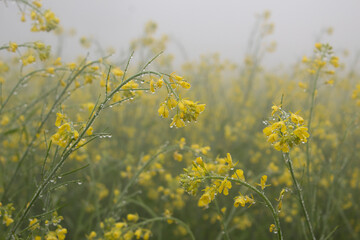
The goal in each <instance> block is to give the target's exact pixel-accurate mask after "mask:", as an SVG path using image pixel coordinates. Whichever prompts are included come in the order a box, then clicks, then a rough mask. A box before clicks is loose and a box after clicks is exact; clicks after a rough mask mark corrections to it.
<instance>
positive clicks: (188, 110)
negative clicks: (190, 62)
mask: <svg viewBox="0 0 360 240" xmlns="http://www.w3.org/2000/svg"><path fill="white" fill-rule="evenodd" d="M169 81H170V84H169V85H170V86H167V87H168V88H169V87H170V88H171V90H170V91H171V93H170V94H169V95H168V97H167V98H166V99H165V101H164V102H162V103H161V104H160V107H159V109H158V113H159V116H161V117H163V118H167V117H169V111H170V110H172V109H175V108H176V110H177V113H176V114H175V116H174V117H173V118H172V122H171V124H170V127H173V126H175V127H177V128H181V127H185V125H186V123H190V122H193V121H196V120H197V119H198V117H199V114H200V113H202V112H203V111H204V110H205V104H199V103H197V102H193V101H191V100H188V99H184V98H180V97H178V96H177V95H174V94H173V91H174V89H175V88H178V87H179V86H181V87H182V88H184V89H188V88H190V84H189V83H188V82H187V81H185V80H184V78H183V77H181V76H178V75H176V74H175V73H172V74H171V75H170V76H169ZM162 85H163V79H162V77H161V78H160V79H159V80H158V81H157V82H155V81H153V80H151V82H150V90H151V92H154V91H155V89H156V88H160V87H161V86H162Z"/></svg>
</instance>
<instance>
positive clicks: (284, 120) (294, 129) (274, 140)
mask: <svg viewBox="0 0 360 240" xmlns="http://www.w3.org/2000/svg"><path fill="white" fill-rule="evenodd" d="M272 110H273V111H272V118H271V120H269V121H266V124H267V125H268V126H267V127H265V128H264V130H263V133H264V134H265V136H266V137H267V141H268V142H269V143H271V144H272V145H273V147H274V148H275V149H276V150H278V151H282V152H289V151H290V148H292V147H293V146H295V145H298V144H300V143H306V142H307V138H309V136H310V135H309V133H308V132H307V131H308V129H307V127H305V126H304V119H303V118H302V117H301V116H299V115H297V114H294V113H290V114H289V113H287V112H286V111H284V110H283V109H282V108H281V106H276V105H274V106H273V107H272Z"/></svg>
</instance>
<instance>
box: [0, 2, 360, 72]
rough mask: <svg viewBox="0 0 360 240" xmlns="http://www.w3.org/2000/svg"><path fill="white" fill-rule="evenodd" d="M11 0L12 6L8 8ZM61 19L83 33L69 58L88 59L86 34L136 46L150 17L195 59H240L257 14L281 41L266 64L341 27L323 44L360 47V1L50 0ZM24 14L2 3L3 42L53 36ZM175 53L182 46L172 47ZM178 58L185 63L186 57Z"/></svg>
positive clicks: (306, 49) (71, 42)
mask: <svg viewBox="0 0 360 240" xmlns="http://www.w3.org/2000/svg"><path fill="white" fill-rule="evenodd" d="M6 3H7V4H6ZM43 4H44V6H45V7H46V8H51V9H52V10H53V11H54V12H55V13H56V14H57V16H58V17H59V18H60V20H61V24H62V25H63V26H64V28H65V29H70V28H75V29H76V30H77V35H76V37H73V38H70V39H67V40H66V41H65V45H64V46H65V52H64V54H65V55H66V56H65V57H68V58H69V57H72V56H71V54H73V53H76V54H80V53H82V54H84V53H86V50H82V49H80V48H79V47H78V45H77V42H78V39H79V38H80V37H81V36H92V37H94V38H96V39H98V40H99V42H100V43H101V44H102V45H103V46H104V47H109V46H112V47H114V48H115V49H117V50H121V49H123V50H126V49H128V46H129V42H130V41H131V40H132V39H134V38H136V37H139V36H140V35H141V33H142V31H143V27H144V24H145V23H146V22H147V21H148V20H153V21H155V22H157V23H158V32H159V34H165V33H166V34H168V35H169V36H170V38H171V39H176V41H177V42H179V43H181V44H182V45H183V46H184V48H185V49H186V53H187V55H188V56H189V58H190V59H196V58H197V57H198V56H199V55H201V54H204V53H214V52H218V53H220V55H221V56H222V57H223V58H229V59H231V60H233V61H236V62H240V61H242V60H243V58H244V53H245V51H246V46H247V41H248V38H249V35H250V32H251V29H252V27H253V25H254V23H255V14H256V13H259V14H260V13H262V12H263V11H264V10H269V11H271V13H272V15H271V21H272V22H273V23H274V24H275V32H274V34H273V35H272V36H271V37H269V41H270V40H275V41H276V42H277V50H276V52H275V53H273V54H271V55H268V56H267V57H266V58H265V61H264V62H265V64H267V65H270V66H277V65H279V64H285V65H288V64H292V63H294V62H295V61H296V60H297V59H299V58H301V57H302V56H303V55H304V54H310V53H311V51H312V49H313V44H314V42H315V40H316V38H317V37H318V36H319V34H320V32H321V31H322V30H324V29H326V28H328V27H333V29H334V33H333V35H332V36H330V37H329V36H325V37H324V38H323V39H322V40H323V41H324V42H329V43H330V44H331V45H333V46H334V50H335V52H336V53H338V55H340V56H341V54H340V53H342V52H343V50H344V49H348V50H349V51H350V53H351V55H350V57H351V56H354V55H355V53H356V52H358V51H359V50H360V33H359V31H358V29H357V28H356V27H357V25H358V23H360V14H359V12H360V1H359V0H345V1H339V0H301V1H300V0H299V1H291V0H258V1H256V0H254V1H249V0H246V1H245V0H237V1H236V0H223V1H219V0H217V1H215V0H177V1H175V0H127V1H125V0H43ZM19 19H20V13H19V11H18V10H17V8H16V7H15V4H14V3H12V2H11V1H9V0H8V1H5V3H4V0H0V33H1V34H0V45H2V44H4V43H7V42H8V41H9V40H13V41H17V42H24V41H29V40H38V39H44V40H45V41H47V42H49V41H54V40H55V39H54V38H51V37H47V36H46V34H38V33H29V28H30V27H29V25H27V24H24V23H21V22H20V21H19ZM169 45H170V48H171V49H170V50H169V51H173V50H172V49H175V51H176V44H175V43H170V44H169ZM176 57H177V61H182V56H181V55H180V54H177V55H176Z"/></svg>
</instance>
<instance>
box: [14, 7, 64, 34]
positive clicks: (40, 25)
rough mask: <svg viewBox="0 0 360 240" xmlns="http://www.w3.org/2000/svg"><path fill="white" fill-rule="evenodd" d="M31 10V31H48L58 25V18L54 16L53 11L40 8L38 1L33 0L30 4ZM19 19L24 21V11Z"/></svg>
mask: <svg viewBox="0 0 360 240" xmlns="http://www.w3.org/2000/svg"><path fill="white" fill-rule="evenodd" d="M31 7H32V9H33V10H32V11H31V12H30V19H31V20H32V21H33V23H32V27H31V31H32V32H39V31H46V32H50V31H51V30H54V29H55V28H57V26H58V25H59V22H60V20H59V18H57V17H56V16H55V13H54V12H52V11H51V10H49V9H47V10H45V11H43V10H42V4H41V3H40V2H39V1H34V2H32V4H31ZM21 21H22V22H25V21H26V18H25V12H23V14H22V16H21Z"/></svg>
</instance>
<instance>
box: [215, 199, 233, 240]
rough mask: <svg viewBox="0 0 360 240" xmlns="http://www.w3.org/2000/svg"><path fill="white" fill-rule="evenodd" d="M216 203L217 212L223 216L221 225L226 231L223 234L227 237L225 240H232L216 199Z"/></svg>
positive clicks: (222, 216)
mask: <svg viewBox="0 0 360 240" xmlns="http://www.w3.org/2000/svg"><path fill="white" fill-rule="evenodd" d="M214 202H215V206H216V211H217V212H218V214H219V215H220V216H221V220H220V222H221V225H222V226H223V229H224V233H223V234H224V235H225V239H227V240H230V235H229V232H228V229H227V225H226V224H225V222H224V214H223V213H222V212H221V210H220V207H219V204H218V201H217V200H216V198H215V199H214Z"/></svg>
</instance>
